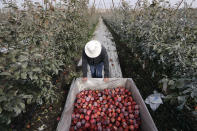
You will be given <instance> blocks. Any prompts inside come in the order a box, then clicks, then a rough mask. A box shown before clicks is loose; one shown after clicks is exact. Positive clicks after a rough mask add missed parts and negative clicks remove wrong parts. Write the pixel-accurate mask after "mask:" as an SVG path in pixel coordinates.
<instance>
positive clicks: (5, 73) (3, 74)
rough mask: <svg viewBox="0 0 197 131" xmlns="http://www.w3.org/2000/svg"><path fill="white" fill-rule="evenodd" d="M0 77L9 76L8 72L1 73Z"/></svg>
mask: <svg viewBox="0 0 197 131" xmlns="http://www.w3.org/2000/svg"><path fill="white" fill-rule="evenodd" d="M0 75H1V76H11V74H10V73H9V72H1V73H0Z"/></svg>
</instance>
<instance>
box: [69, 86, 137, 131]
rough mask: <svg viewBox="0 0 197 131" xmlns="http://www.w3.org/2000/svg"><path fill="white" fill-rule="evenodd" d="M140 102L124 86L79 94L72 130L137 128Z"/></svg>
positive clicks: (75, 105)
mask: <svg viewBox="0 0 197 131" xmlns="http://www.w3.org/2000/svg"><path fill="white" fill-rule="evenodd" d="M140 123H141V122H140V116H139V105H137V104H136V102H135V101H134V100H133V98H132V96H131V92H130V91H128V90H127V89H126V88H124V87H117V88H115V89H104V90H85V91H81V92H80V93H79V94H77V98H76V102H75V103H74V111H73V113H72V122H71V127H70V131H74V130H75V131H76V130H77V131H91V130H92V131H116V130H117V131H129V130H130V131H138V130H139V125H140Z"/></svg>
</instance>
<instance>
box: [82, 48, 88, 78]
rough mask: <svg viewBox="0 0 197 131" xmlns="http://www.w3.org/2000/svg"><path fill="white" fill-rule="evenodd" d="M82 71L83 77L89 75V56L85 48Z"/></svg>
mask: <svg viewBox="0 0 197 131" xmlns="http://www.w3.org/2000/svg"><path fill="white" fill-rule="evenodd" d="M82 72H83V77H87V57H86V55H85V51H84V50H83V53H82Z"/></svg>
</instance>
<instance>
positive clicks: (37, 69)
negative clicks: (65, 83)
mask: <svg viewBox="0 0 197 131" xmlns="http://www.w3.org/2000/svg"><path fill="white" fill-rule="evenodd" d="M32 71H33V72H38V73H41V72H42V70H41V69H40V68H39V67H36V68H34V69H33V70H32Z"/></svg>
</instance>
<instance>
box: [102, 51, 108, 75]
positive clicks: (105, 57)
mask: <svg viewBox="0 0 197 131" xmlns="http://www.w3.org/2000/svg"><path fill="white" fill-rule="evenodd" d="M103 54H104V72H105V73H104V77H105V78H109V60H108V55H107V51H106V48H103Z"/></svg>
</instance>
